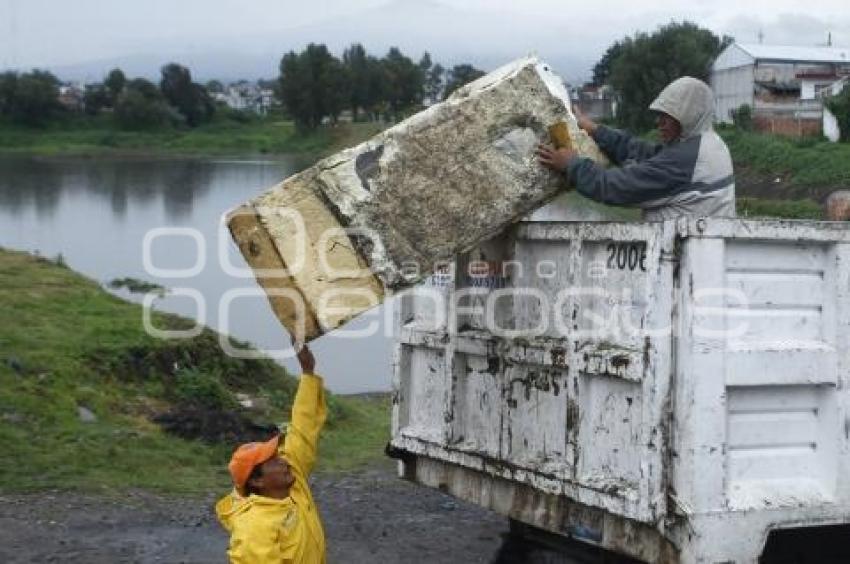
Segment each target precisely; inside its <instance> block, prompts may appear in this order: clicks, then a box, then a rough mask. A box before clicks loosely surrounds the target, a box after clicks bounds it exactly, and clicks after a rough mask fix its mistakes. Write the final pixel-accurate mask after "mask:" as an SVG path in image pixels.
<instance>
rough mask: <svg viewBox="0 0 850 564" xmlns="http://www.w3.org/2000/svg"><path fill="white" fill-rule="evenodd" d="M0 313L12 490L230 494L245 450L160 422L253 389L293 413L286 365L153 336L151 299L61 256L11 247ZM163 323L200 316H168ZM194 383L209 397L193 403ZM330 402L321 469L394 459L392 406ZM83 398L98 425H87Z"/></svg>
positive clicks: (7, 473) (1, 464) (5, 460)
mask: <svg viewBox="0 0 850 564" xmlns="http://www.w3.org/2000/svg"><path fill="white" fill-rule="evenodd" d="M0 319H3V321H4V322H3V323H2V324H0V452H2V453H3V455H2V456H0V491H21V490H41V489H45V488H59V489H79V490H88V491H91V490H96V491H102V490H106V491H120V490H121V489H123V488H127V487H133V488H146V489H152V490H156V491H162V492H169V493H201V492H210V491H219V490H224V489H226V488H227V487H228V476H227V473H226V470H225V464H226V462H227V460H228V458H229V454H230V452H231V450H232V448H233V446H234V445H232V444H207V443H202V442H197V441H190V440H184V439H181V438H177V437H175V436H172V435H169V434H166V433H165V432H163V431H162V430H161V429H160V428H159V427H158V426H157V425H155V424H153V423H151V421H150V417H151V416H152V415H154V414H156V413H161V412H163V411H165V410H167V409H169V408H173V407H175V406H180V405H182V404H183V403H185V402H186V401H201V402H212V401H213V400H214V401H222V397H221V396H222V394H224V396H225V399H226V400H227V402H230V398H231V396H232V394H233V393H234V392H236V391H246V392H249V393H251V394H252V395H254V396H256V397H260V398H264V399H265V400H266V403H267V404H268V407H267V409H266V410H265V411H263V412H261V413H259V414H258V415H257V416H258V417H260V418H261V419H262V420H263V421H275V422H279V421H282V420H285V419H287V418H288V413H287V409H286V408H287V407H288V405H289V404H290V402H291V398H292V394H293V392H294V389H295V386H296V380H295V379H294V378H293V377H292V376H290V375H289V374H287V373H286V371H285V370H284V369H283V368H281V367H280V366H278V365H277V364H275V363H273V362H272V361H270V360H256V361H247V360H239V359H232V358H229V357H227V356H225V355H224V354H223V353H222V352H221V349H220V347H219V346H218V336H217V335H216V334H214V333H213V332H211V331H205V332H204V333H203V334H202V335H200V336H198V337H195V338H193V339H187V340H180V341H177V340H169V341H160V340H155V339H153V338H152V337H149V336H148V335H147V334H146V333H145V332H144V330H143V327H142V310H141V308H140V306H137V305H135V304H131V303H128V302H124V301H122V300H120V299H118V298H116V297H114V296H112V295H110V294H108V293H107V292H105V291H104V290H102V289H101V288H100V287H99V286H98V284H97V283H95V282H93V281H91V280H88V279H86V278H84V277H82V276H80V275H78V274H76V273H74V272H73V271H71V270H69V269H67V268H65V267H63V266H62V265H60V264H56V263H55V262H52V261H48V260H45V259H38V258H35V257H32V256H30V255H27V254H24V253H15V252H9V251H3V250H0ZM154 322H155V324H156V325H157V326H159V327H161V328H180V327H186V326H188V325H191V322H189V321H188V320H185V319H181V318H179V317H176V316H170V315H155V317H154ZM319 360H321V359H319ZM187 373H190V374H192V375H193V377H194V378H196V380H193V381H192V385H191V386H189V387H186V386H180V385H177V382H178V381H179V380H180V379H181V378H184V377H185V375H186V374H187ZM197 378H201V379H200V380H197ZM203 378H206V379H203ZM198 382H200V384H201V385H200V386H198ZM193 386H194V387H193ZM187 390H189V392H188V393H189V395H191V394H192V393H195V394H196V395H200V397H189V398H187V397H186V396H187ZM208 390H213V392H209V391H208ZM207 395H214V396H215V397H214V398H212V399H211V398H210V397H206V396H207ZM329 402H330V404H331V417H330V419H329V423H328V427H327V433H326V434H325V437H324V439H323V441H322V445H321V447H320V461H319V469H320V470H332V471H344V470H350V469H354V468H358V467H360V466H362V465H364V464H369V463H372V462H374V461H376V460H382V459H383V454H382V452H383V447H384V444H385V443H386V441H387V439H388V437H389V428H388V422H389V406H388V404H387V401H386V400H385V399H381V398H372V399H370V398H346V397H340V396H331V397H330V400H329ZM78 406H84V407H86V408H87V409H90V410H91V411H92V412H94V413H95V414H96V416H97V421H95V422H93V423H84V422H82V421H81V420H80V418H79V416H78Z"/></svg>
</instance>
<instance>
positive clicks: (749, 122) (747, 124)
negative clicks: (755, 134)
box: [730, 104, 753, 131]
mask: <svg viewBox="0 0 850 564" xmlns="http://www.w3.org/2000/svg"><path fill="white" fill-rule="evenodd" d="M730 113H731V114H732V123H734V124H735V127H737V128H738V129H743V130H744V131H752V130H753V109H752V108H751V107H750V105H749V104H742V105H741V106H740V107H738V109H736V110H732V111H731V112H730Z"/></svg>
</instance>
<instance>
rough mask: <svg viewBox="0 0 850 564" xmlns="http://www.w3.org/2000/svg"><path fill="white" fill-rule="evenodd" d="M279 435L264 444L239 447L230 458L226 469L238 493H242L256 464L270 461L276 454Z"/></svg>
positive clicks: (248, 444)
mask: <svg viewBox="0 0 850 564" xmlns="http://www.w3.org/2000/svg"><path fill="white" fill-rule="evenodd" d="M279 442H280V435H277V436H275V437H273V438H271V439H270V440H268V441H266V442H264V443H246V444H244V445H240V446H239V447H238V448H237V449H236V450H235V451H234V452H233V456H232V457H231V458H230V464H228V465H227V469H228V470H230V477H231V478H233V485H235V486H236V489H237V490H239V491H240V492H244V491H245V490H244V488H245V482H247V481H248V477H249V476H250V475H251V472H252V471H253V470H254V467H255V466H257V465H258V464H262V463H263V462H265V461H266V460H268V459H270V458H271V457H272V456H274V455H275V453H276V452H277V445H278V443H279Z"/></svg>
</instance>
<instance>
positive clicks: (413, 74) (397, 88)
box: [382, 47, 425, 119]
mask: <svg viewBox="0 0 850 564" xmlns="http://www.w3.org/2000/svg"><path fill="white" fill-rule="evenodd" d="M382 63H383V65H384V69H385V70H386V74H387V76H386V78H387V91H386V94H387V100H386V101H387V103H388V104H389V107H390V109H391V110H392V113H393V115H394V117H395V119H398V117H399V116H400V114H401V113H402V111H403V110H406V109H409V108H411V107H412V106H414V105H417V104H420V103H422V87H423V84H424V82H425V76H424V73H423V72H422V69H421V68H420V67H419V65H417V64H416V63H414V62H413V61H412V60H411V59H410V58H409V57H407V56H405V55H404V54H402V52H401V51H400V50H399V49H398V47H391V48H390V50H389V52H388V53H387V55H386V56H385V57H384V59H383V61H382Z"/></svg>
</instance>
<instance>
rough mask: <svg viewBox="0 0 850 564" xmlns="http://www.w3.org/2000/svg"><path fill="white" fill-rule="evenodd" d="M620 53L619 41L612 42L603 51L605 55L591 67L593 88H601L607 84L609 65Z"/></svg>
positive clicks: (609, 73) (621, 49)
mask: <svg viewBox="0 0 850 564" xmlns="http://www.w3.org/2000/svg"><path fill="white" fill-rule="evenodd" d="M622 52H623V44H622V43H620V42H619V41H616V42H614V44H613V45H611V46H610V47H608V49H606V50H605V54H604V55H602V58H601V59H599V62H597V63H596V64H595V65H593V81H592V84H593V85H594V86H603V85H605V84H608V79H609V78H610V76H611V63H613V62H614V61H615V60H616V59H617V57H619V56H620V54H621V53H622Z"/></svg>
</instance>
